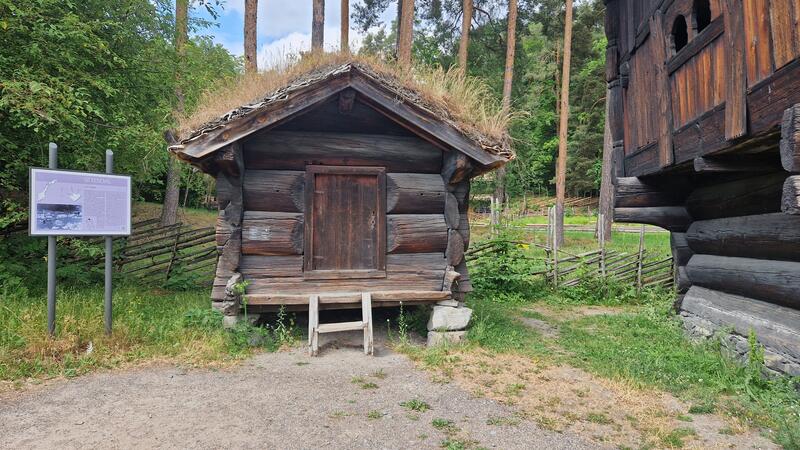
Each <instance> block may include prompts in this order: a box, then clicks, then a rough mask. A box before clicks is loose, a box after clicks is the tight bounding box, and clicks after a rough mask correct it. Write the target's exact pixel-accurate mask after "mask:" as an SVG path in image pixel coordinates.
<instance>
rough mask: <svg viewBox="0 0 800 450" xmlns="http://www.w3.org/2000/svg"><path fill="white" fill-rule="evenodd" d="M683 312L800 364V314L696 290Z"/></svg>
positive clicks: (690, 290) (723, 294) (708, 290)
mask: <svg viewBox="0 0 800 450" xmlns="http://www.w3.org/2000/svg"><path fill="white" fill-rule="evenodd" d="M681 309H682V310H684V311H686V312H689V313H691V314H694V315H696V316H698V317H700V318H703V319H705V320H708V321H709V322H712V323H713V324H715V325H717V326H718V327H719V328H728V327H733V330H734V331H735V332H736V334H738V335H740V336H749V335H750V333H751V332H754V333H755V335H756V336H757V337H758V340H759V341H760V342H761V343H762V344H763V345H766V346H768V347H771V348H773V349H775V350H778V351H780V352H782V353H786V354H788V355H791V356H793V357H794V358H795V359H798V360H800V312H798V311H797V310H795V309H791V308H786V307H783V306H777V305H774V304H771V303H767V302H764V301H761V300H757V299H755V298H747V297H742V296H739V295H732V294H726V293H724V292H720V291H715V290H711V289H705V288H702V287H699V286H693V287H692V288H691V289H689V292H688V293H687V294H686V297H684V299H683V304H682V305H681Z"/></svg>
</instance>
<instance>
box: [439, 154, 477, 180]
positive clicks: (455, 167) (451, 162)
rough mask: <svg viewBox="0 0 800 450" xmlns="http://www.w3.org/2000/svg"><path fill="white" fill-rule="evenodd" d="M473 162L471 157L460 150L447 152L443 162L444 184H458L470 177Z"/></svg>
mask: <svg viewBox="0 0 800 450" xmlns="http://www.w3.org/2000/svg"><path fill="white" fill-rule="evenodd" d="M471 173H472V163H471V162H470V161H469V158H468V157H467V156H466V155H464V154H463V153H459V152H445V153H444V161H443V163H442V179H443V180H444V184H456V183H460V182H461V181H464V180H466V179H468V178H469V175H470V174H471Z"/></svg>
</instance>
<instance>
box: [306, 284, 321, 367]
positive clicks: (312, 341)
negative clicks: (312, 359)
mask: <svg viewBox="0 0 800 450" xmlns="http://www.w3.org/2000/svg"><path fill="white" fill-rule="evenodd" d="M318 328H319V295H312V296H310V297H309V298H308V354H309V355H310V356H317V351H318V350H319V332H318Z"/></svg>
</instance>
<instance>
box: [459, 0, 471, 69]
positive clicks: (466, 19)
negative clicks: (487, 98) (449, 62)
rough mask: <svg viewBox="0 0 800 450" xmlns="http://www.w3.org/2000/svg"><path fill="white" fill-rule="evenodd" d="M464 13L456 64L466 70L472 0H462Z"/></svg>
mask: <svg viewBox="0 0 800 450" xmlns="http://www.w3.org/2000/svg"><path fill="white" fill-rule="evenodd" d="M463 12H464V14H463V17H462V19H461V42H460V43H459V44H458V66H459V67H461V70H463V71H464V72H465V73H466V71H467V53H468V50H469V29H470V27H471V26H472V0H464V11H463Z"/></svg>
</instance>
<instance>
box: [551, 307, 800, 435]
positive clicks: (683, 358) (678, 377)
mask: <svg viewBox="0 0 800 450" xmlns="http://www.w3.org/2000/svg"><path fill="white" fill-rule="evenodd" d="M560 336H561V338H560V340H559V344H560V345H562V346H563V347H564V348H565V349H566V350H567V351H568V352H569V353H570V354H571V355H573V356H572V358H571V359H570V363H571V364H573V365H576V366H578V367H583V368H585V369H587V370H589V371H590V372H592V373H595V374H597V375H601V376H604V377H608V378H615V379H620V378H621V379H624V380H628V381H629V382H632V383H634V384H636V385H638V386H640V387H657V388H659V389H663V390H665V391H668V392H671V393H673V394H674V395H676V396H678V397H679V398H682V399H684V400H687V401H689V402H691V403H692V404H693V406H691V408H690V409H689V412H690V413H693V414H700V413H711V412H713V411H715V409H716V410H719V411H720V412H723V413H726V414H731V415H734V416H738V417H740V418H742V419H743V420H745V421H746V422H751V423H754V424H755V425H756V426H759V427H762V428H765V429H773V430H775V434H774V435H773V437H774V439H775V440H776V441H777V442H778V443H780V444H782V445H783V446H784V447H785V448H794V449H797V448H800V396H798V394H797V391H796V390H795V388H794V387H793V385H792V384H793V383H792V381H791V380H789V379H788V378H778V379H773V380H770V379H765V378H763V377H762V376H761V373H760V372H761V364H762V362H760V361H754V362H752V363H751V366H749V367H742V366H741V365H739V364H737V363H735V362H733V361H731V360H730V359H729V358H728V357H726V356H725V355H724V354H723V353H722V352H721V350H720V348H719V346H718V345H717V344H715V343H714V341H711V342H710V343H707V344H703V345H696V344H692V343H690V342H689V341H688V340H687V339H686V337H685V335H684V334H683V330H682V328H681V326H680V324H679V323H678V322H677V320H676V319H673V318H672V317H669V316H668V315H667V313H666V312H663V310H661V311H659V310H657V309H656V308H653V307H643V308H641V309H640V310H638V311H636V312H632V313H629V314H621V315H606V316H593V317H585V318H581V319H577V320H574V321H569V322H566V323H564V324H562V325H561V327H560ZM715 405H716V406H715Z"/></svg>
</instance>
